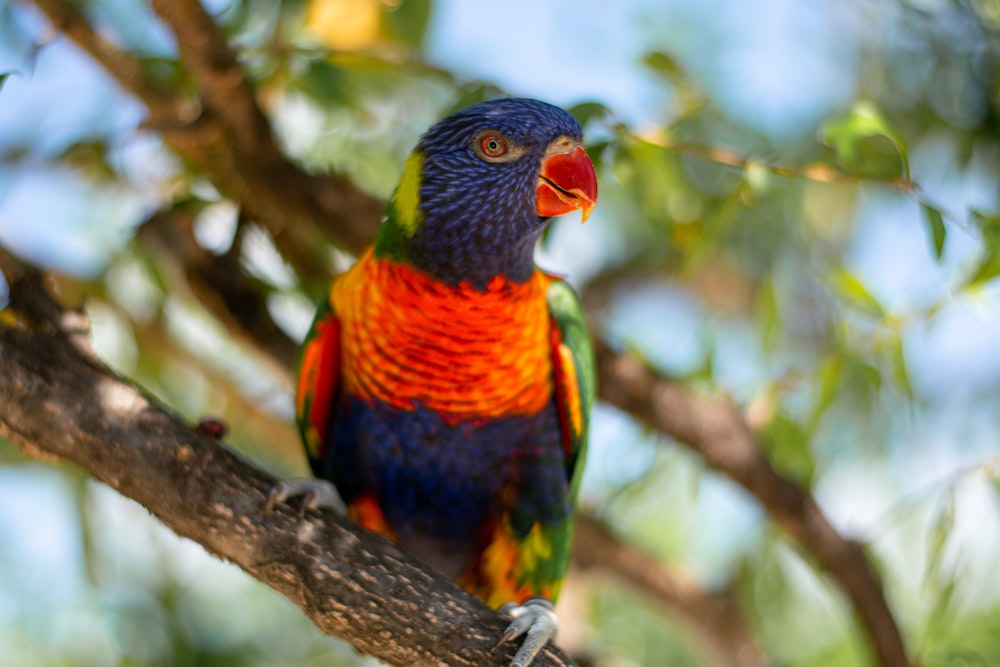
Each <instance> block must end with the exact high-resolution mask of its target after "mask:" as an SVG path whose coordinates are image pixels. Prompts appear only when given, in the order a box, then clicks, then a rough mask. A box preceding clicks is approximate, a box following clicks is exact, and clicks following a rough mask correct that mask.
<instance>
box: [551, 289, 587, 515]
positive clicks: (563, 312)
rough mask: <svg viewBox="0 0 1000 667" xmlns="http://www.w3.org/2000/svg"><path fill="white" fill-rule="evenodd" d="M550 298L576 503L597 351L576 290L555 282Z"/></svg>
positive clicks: (558, 386)
mask: <svg viewBox="0 0 1000 667" xmlns="http://www.w3.org/2000/svg"><path fill="white" fill-rule="evenodd" d="M546 298H547V301H548V306H549V314H550V316H551V317H552V322H553V324H554V325H555V327H554V330H553V337H552V361H553V363H552V366H553V369H554V373H555V385H556V401H557V402H558V405H559V418H560V423H561V426H562V436H563V447H564V449H565V453H566V474H567V476H568V477H569V478H570V494H571V496H570V498H571V502H574V503H575V501H576V494H577V491H578V490H579V487H580V478H581V477H582V475H583V465H584V461H585V460H586V458H587V438H588V436H589V434H590V413H591V408H592V407H593V405H594V395H595V392H596V387H597V385H596V379H597V378H596V370H595V368H594V350H593V347H592V346H591V344H590V334H589V332H588V331H587V324H586V321H585V320H584V317H583V309H582V308H581V307H580V300H579V299H578V298H577V296H576V293H574V292H573V289H572V288H571V287H570V286H569V285H567V284H566V283H565V282H564V281H563V280H559V279H554V280H553V281H552V282H551V283H550V285H549V289H548V293H547V295H546ZM556 334H558V335H556Z"/></svg>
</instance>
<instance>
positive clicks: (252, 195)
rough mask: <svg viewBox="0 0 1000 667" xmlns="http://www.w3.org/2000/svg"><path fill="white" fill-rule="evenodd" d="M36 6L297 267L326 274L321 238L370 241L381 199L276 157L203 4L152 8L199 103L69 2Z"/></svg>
mask: <svg viewBox="0 0 1000 667" xmlns="http://www.w3.org/2000/svg"><path fill="white" fill-rule="evenodd" d="M32 2H34V4H35V5H36V6H37V7H38V8H39V9H40V10H41V11H42V12H43V13H44V14H45V15H46V16H47V17H48V19H49V20H50V21H51V22H52V24H53V26H54V27H55V28H57V29H59V30H62V31H63V32H64V33H65V34H66V35H67V36H68V37H69V38H70V39H72V40H73V41H74V42H75V43H76V44H77V45H78V46H79V47H80V48H82V49H83V50H84V51H86V52H87V53H88V54H90V55H91V57H93V58H94V59H95V60H97V61H98V62H99V63H100V64H101V65H102V66H104V67H105V68H106V69H107V71H108V72H109V73H110V74H111V75H112V76H113V77H114V78H115V80H116V81H117V82H118V83H119V85H121V86H122V88H124V89H125V90H126V91H128V92H130V93H132V94H133V95H135V96H136V97H138V98H139V99H140V100H141V101H142V103H143V104H144V105H146V107H147V108H148V109H149V112H150V117H149V121H148V122H147V125H146V126H147V128H149V129H153V130H155V131H156V132H158V133H159V134H160V135H162V137H163V139H164V141H165V142H166V143H167V145H168V146H170V147H171V148H172V149H173V150H174V151H175V152H176V153H177V154H178V155H179V156H180V157H181V158H182V159H184V160H185V161H186V162H188V163H190V164H191V165H193V166H194V167H196V168H197V169H198V170H199V171H201V172H203V173H204V174H205V175H206V176H207V177H208V178H209V179H210V180H211V181H212V182H213V183H214V184H215V185H216V187H218V188H219V190H220V191H221V192H222V193H223V194H224V195H225V196H226V197H228V198H230V199H232V200H233V201H235V202H239V204H240V205H241V206H242V207H243V208H244V209H245V210H246V212H247V214H248V215H250V216H251V217H253V218H255V219H257V220H258V221H259V222H260V223H261V224H262V225H263V226H264V227H266V228H267V230H268V232H269V233H270V234H271V236H272V237H273V238H274V239H275V243H276V244H277V245H278V247H279V249H280V250H281V251H282V252H283V253H284V254H285V255H286V256H287V257H289V258H290V259H291V260H293V263H294V264H295V265H296V266H298V267H299V268H300V269H302V270H304V271H306V272H307V273H308V274H310V275H325V273H326V259H325V257H324V256H322V255H321V254H320V253H319V251H318V250H317V248H318V247H319V246H320V245H321V244H320V243H319V242H320V241H321V240H324V239H328V240H332V241H333V242H334V243H336V244H337V245H338V246H340V247H342V248H344V249H345V250H348V251H351V252H355V253H356V252H359V251H360V250H362V249H363V248H364V246H365V245H366V244H367V243H368V241H369V239H370V238H371V237H372V234H373V233H374V229H375V226H376V224H377V223H378V220H379V216H380V215H381V211H382V202H381V201H379V200H378V199H376V198H374V197H372V196H371V195H368V194H366V193H364V192H362V191H361V190H359V189H358V188H357V187H356V186H355V185H354V184H353V183H352V182H351V181H349V180H348V179H346V178H344V177H343V176H340V175H338V174H327V175H311V174H307V173H305V172H304V171H302V170H301V169H300V168H299V167H298V166H297V165H295V164H293V163H292V162H291V161H290V160H288V158H287V157H285V156H284V155H283V154H282V153H281V152H280V151H279V149H278V147H277V144H276V143H275V140H274V137H273V134H272V132H271V128H270V125H269V124H268V123H267V120H266V118H265V117H264V115H263V114H262V112H261V111H260V109H259V108H258V106H257V104H256V101H255V100H254V98H253V95H252V88H251V87H250V86H249V84H248V83H247V82H246V80H245V78H244V77H243V74H242V71H241V70H240V69H239V67H238V66H237V65H236V63H235V59H234V58H233V56H232V53H231V52H230V51H229V49H228V47H226V46H225V44H224V43H222V44H221V46H220V44H219V38H218V37H217V36H216V38H215V39H212V38H208V37H207V36H206V30H205V29H206V25H209V26H210V25H211V20H210V19H209V18H208V16H207V14H205V12H204V9H203V8H202V7H201V5H200V4H199V3H191V2H177V3H172V2H162V3H157V5H156V7H157V9H158V10H159V11H161V12H162V14H163V15H164V17H165V18H166V19H167V20H168V21H169V22H171V27H172V28H173V29H174V31H175V33H176V35H177V38H178V43H179V44H180V47H181V53H182V55H183V56H184V59H185V63H186V64H187V65H188V67H189V69H190V70H191V74H192V75H193V76H194V77H195V83H196V84H197V85H198V89H199V93H200V98H199V99H194V100H192V99H187V98H184V97H181V96H180V95H179V94H178V93H177V92H176V91H174V90H168V89H165V88H162V87H160V86H158V85H156V84H155V83H154V82H153V81H152V80H151V79H150V78H149V77H148V76H147V75H146V74H145V73H144V71H143V69H142V67H141V66H140V64H139V62H138V61H136V60H135V59H134V58H133V57H131V56H130V55H128V54H126V53H124V52H122V51H120V50H119V49H117V48H116V47H114V46H113V45H112V44H110V43H109V42H108V41H107V40H105V39H104V38H102V37H101V36H100V35H99V34H98V33H97V31H95V30H94V28H93V26H91V25H90V23H89V22H88V20H87V18H86V17H85V16H84V15H83V14H82V13H81V12H80V11H79V10H78V9H77V8H76V6H75V5H74V4H73V3H70V2H67V1H66V0H32ZM193 5H197V7H195V6H193Z"/></svg>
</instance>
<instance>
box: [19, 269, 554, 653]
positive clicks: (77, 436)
mask: <svg viewBox="0 0 1000 667" xmlns="http://www.w3.org/2000/svg"><path fill="white" fill-rule="evenodd" d="M5 274H6V275H7V276H8V277H10V275H11V272H10V271H5ZM10 282H11V300H12V307H13V309H14V313H15V315H16V321H14V322H13V323H11V322H7V323H6V324H7V325H6V326H2V327H0V435H3V436H5V437H7V438H9V439H10V440H11V441H12V442H13V443H14V444H15V445H17V446H18V447H20V448H21V449H22V450H24V451H25V452H26V453H28V454H29V455H33V456H37V457H42V458H46V459H53V458H55V459H60V460H64V461H68V462H70V463H73V464H75V465H77V466H79V467H80V468H82V469H83V470H85V471H86V472H87V473H88V474H89V475H90V476H92V477H93V478H94V479H97V480H100V481H101V482H104V483H105V484H107V485H108V486H110V487H111V488H113V489H115V490H116V491H118V492H119V493H121V494H122V495H124V496H127V497H129V498H132V499H133V500H135V501H137V502H139V503H140V504H142V505H143V506H144V507H146V508H147V509H148V510H149V511H150V512H152V513H153V514H154V515H155V516H156V517H157V518H158V519H159V520H160V521H162V522H163V523H164V524H165V525H167V526H168V527H169V528H170V529H172V530H173V531H174V532H176V533H177V534H178V535H181V536H183V537H188V538H190V539H192V540H194V541H196V542H198V543H199V544H201V545H203V546H204V547H205V548H206V549H207V550H208V551H210V552H211V553H213V554H215V555H216V556H218V557H220V558H225V559H227V560H229V561H232V562H233V563H235V564H236V565H238V566H240V567H241V568H243V569H244V570H246V571H247V572H248V573H249V574H251V575H252V576H254V577H256V578H257V579H259V580H261V581H263V582H264V583H266V584H268V585H269V586H271V587H273V588H275V589H277V590H278V591H280V592H281V593H283V594H284V595H286V596H287V597H288V598H289V599H291V600H292V601H293V602H295V604H297V605H298V606H299V607H301V608H302V610H303V611H304V612H305V613H306V615H307V616H309V618H311V619H312V620H313V621H314V622H315V623H316V625H317V626H319V627H320V629H322V630H323V631H324V632H326V633H328V634H332V635H336V636H338V637H342V638H344V639H346V640H347V641H349V642H351V643H352V644H353V645H354V646H355V647H356V648H357V649H358V650H359V651H361V652H364V653H370V654H371V655H374V656H376V657H377V658H379V659H381V660H383V661H384V662H386V663H388V664H390V665H399V666H400V667H410V666H415V665H427V666H434V667H438V666H443V665H448V666H452V667H479V666H482V665H509V664H510V660H511V657H512V654H513V647H512V646H509V645H508V646H504V647H502V648H500V649H497V650H494V646H495V644H496V641H497V638H498V637H499V636H500V634H501V633H502V632H503V629H504V627H505V626H506V623H505V621H504V619H503V618H502V617H501V616H500V615H499V614H497V613H496V612H494V611H492V610H490V609H489V608H487V607H486V606H485V605H484V604H483V603H482V602H481V601H479V600H478V599H476V598H474V597H473V596H471V595H469V594H468V593H466V592H465V591H463V590H461V589H460V588H459V587H458V586H456V585H455V584H453V583H451V582H450V581H448V580H446V579H444V578H442V577H441V576H439V575H437V574H435V573H434V572H432V571H431V570H429V569H428V568H427V567H425V566H423V565H421V564H420V563H417V562H415V561H413V560H412V559H410V558H408V557H407V556H406V555H405V554H403V553H402V552H401V551H400V550H399V549H398V548H397V547H396V546H395V545H393V544H391V543H389V542H388V541H386V540H384V539H382V538H381V537H379V536H377V535H374V534H372V533H369V532H367V531H364V530H362V529H360V528H358V527H357V526H356V525H354V524H353V523H352V522H350V521H348V520H347V519H345V518H343V517H340V516H337V515H336V514H334V513H332V512H329V511H324V512H322V513H320V514H315V513H310V514H309V515H307V516H305V517H299V516H298V515H297V513H296V512H295V511H294V510H293V509H291V508H288V507H281V508H279V509H278V510H276V511H275V512H274V513H272V514H266V513H265V512H264V503H265V499H266V495H267V492H268V490H269V489H270V488H271V486H272V485H273V484H274V482H275V480H274V479H272V478H271V477H270V476H268V475H267V474H266V473H264V472H262V471H261V470H259V469H257V468H255V467H254V466H252V465H250V464H249V463H247V462H246V461H245V460H243V459H241V458H240V457H239V456H237V455H236V454H234V453H233V452H231V451H230V450H228V449H226V448H225V447H224V446H222V445H220V444H219V443H218V442H217V441H215V440H213V439H211V438H209V437H207V436H205V435H202V434H200V433H199V432H198V431H197V430H196V429H195V428H192V427H191V426H189V425H188V424H186V423H184V422H183V421H182V420H181V419H180V418H178V416H177V415H175V414H173V413H172V412H171V411H170V410H169V409H168V408H166V407H164V406H162V405H159V404H158V403H157V402H156V400H154V399H153V398H151V397H150V396H149V395H147V394H145V393H144V392H143V391H142V390H141V389H140V388H138V387H136V386H135V385H133V384H131V383H130V382H128V381H126V380H123V379H122V378H120V377H118V376H116V375H115V374H114V373H113V372H111V371H110V370H109V369H108V368H107V367H106V366H105V365H104V364H103V363H101V362H100V360H98V359H97V358H96V357H94V355H93V354H92V353H91V352H90V350H89V348H88V347H87V331H86V322H85V319H84V317H83V315H82V314H80V313H76V312H72V311H62V310H60V309H59V308H58V307H57V306H56V305H55V304H54V303H53V302H52V301H50V300H49V298H48V296H47V295H46V294H45V292H44V290H43V288H42V284H41V281H40V280H39V277H38V275H37V274H35V273H34V272H32V271H27V272H24V273H23V274H22V275H21V277H20V278H18V279H14V280H11V281H10ZM536 664H537V665H538V666H539V667H559V666H561V667H571V666H572V664H573V663H572V662H571V661H570V660H569V659H568V658H566V657H565V656H564V655H563V654H562V653H561V652H560V651H559V650H558V649H555V648H552V647H550V648H547V649H546V650H545V651H544V653H543V654H542V655H540V656H539V658H538V662H537V663H536Z"/></svg>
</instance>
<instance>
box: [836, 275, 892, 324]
mask: <svg viewBox="0 0 1000 667" xmlns="http://www.w3.org/2000/svg"><path fill="white" fill-rule="evenodd" d="M827 282H828V283H829V285H830V287H831V288H833V291H834V292H836V294H837V295H838V296H839V297H840V298H841V299H843V300H844V301H845V302H847V303H848V304H850V305H851V306H854V307H855V308H857V309H858V310H860V311H862V312H864V313H866V314H868V315H871V316H872V317H876V318H880V319H881V318H883V317H885V315H886V310H885V307H884V306H883V305H882V304H881V303H880V302H879V300H878V299H876V298H875V297H874V296H872V294H871V292H869V291H868V288H867V287H865V285H864V283H862V282H861V279H860V278H858V277H857V276H856V275H854V274H853V273H851V272H850V271H848V270H847V269H844V268H840V269H837V270H835V271H834V272H833V273H831V274H830V276H829V277H828V278H827Z"/></svg>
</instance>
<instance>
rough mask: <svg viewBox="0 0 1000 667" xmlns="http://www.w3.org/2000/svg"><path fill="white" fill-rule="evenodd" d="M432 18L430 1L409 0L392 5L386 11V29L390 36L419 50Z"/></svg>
mask: <svg viewBox="0 0 1000 667" xmlns="http://www.w3.org/2000/svg"><path fill="white" fill-rule="evenodd" d="M430 16H431V3H430V0H407V1H406V2H400V3H392V5H391V6H390V8H389V9H387V10H385V14H384V17H385V27H386V30H387V31H388V32H389V34H390V35H391V36H392V37H393V38H395V39H397V40H398V41H400V42H403V43H404V44H407V45H409V46H412V47H415V48H419V47H420V46H421V45H422V44H423V41H424V36H425V35H426V33H427V24H428V21H429V20H430Z"/></svg>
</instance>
